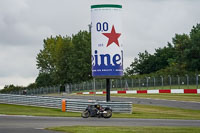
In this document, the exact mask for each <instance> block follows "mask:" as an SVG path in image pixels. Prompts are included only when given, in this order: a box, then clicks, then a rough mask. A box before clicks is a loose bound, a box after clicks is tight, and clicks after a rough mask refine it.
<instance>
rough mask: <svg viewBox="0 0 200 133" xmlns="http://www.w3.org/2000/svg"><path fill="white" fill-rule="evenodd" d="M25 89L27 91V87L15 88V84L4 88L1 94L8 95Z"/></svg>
mask: <svg viewBox="0 0 200 133" xmlns="http://www.w3.org/2000/svg"><path fill="white" fill-rule="evenodd" d="M24 89H25V87H22V86H14V85H13V84H11V85H5V86H4V88H3V89H2V90H1V91H0V92H1V93H8V92H15V91H20V90H24Z"/></svg>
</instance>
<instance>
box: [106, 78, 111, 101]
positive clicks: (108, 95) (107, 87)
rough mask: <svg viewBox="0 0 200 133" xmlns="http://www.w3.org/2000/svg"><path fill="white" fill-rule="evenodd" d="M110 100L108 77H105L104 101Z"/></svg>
mask: <svg viewBox="0 0 200 133" xmlns="http://www.w3.org/2000/svg"><path fill="white" fill-rule="evenodd" d="M109 101H110V79H106V102H109Z"/></svg>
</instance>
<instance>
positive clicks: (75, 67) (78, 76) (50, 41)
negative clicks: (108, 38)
mask: <svg viewBox="0 0 200 133" xmlns="http://www.w3.org/2000/svg"><path fill="white" fill-rule="evenodd" d="M37 66H38V69H39V70H40V73H39V75H38V77H37V79H36V83H37V85H38V86H49V85H58V84H61V85H63V84H66V83H77V82H82V81H87V80H89V79H91V35H90V33H88V32H87V31H80V32H79V33H77V34H75V35H73V36H72V37H68V36H66V37H62V36H56V37H50V38H47V39H45V40H44V49H43V50H40V53H39V54H38V55H37Z"/></svg>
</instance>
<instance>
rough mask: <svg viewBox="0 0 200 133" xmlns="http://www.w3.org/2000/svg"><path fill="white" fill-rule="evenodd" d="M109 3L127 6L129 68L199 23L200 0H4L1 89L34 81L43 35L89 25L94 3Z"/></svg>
mask: <svg viewBox="0 0 200 133" xmlns="http://www.w3.org/2000/svg"><path fill="white" fill-rule="evenodd" d="M108 3H109V4H122V5H123V31H124V32H123V34H124V36H125V39H124V54H125V55H124V65H125V66H124V67H125V68H126V67H128V66H129V65H130V63H131V62H132V61H133V59H134V57H137V54H138V53H139V52H144V50H147V51H148V52H150V53H153V52H154V50H155V48H158V47H163V46H166V44H167V42H171V39H172V37H174V35H175V33H178V34H182V33H187V34H188V33H189V32H190V29H191V28H192V26H193V25H196V24H197V23H200V8H199V7H200V0H0V89H2V88H3V87H4V86H5V85H9V84H14V85H23V86H26V85H28V84H29V83H33V82H34V81H35V78H36V77H37V74H38V70H37V67H36V55H37V53H39V50H40V49H42V48H43V39H44V38H46V37H49V36H51V35H53V36H56V35H62V36H65V35H69V36H71V35H72V34H76V33H77V32H78V31H80V30H88V24H89V23H90V21H91V20H90V6H91V4H108Z"/></svg>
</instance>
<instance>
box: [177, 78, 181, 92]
mask: <svg viewBox="0 0 200 133" xmlns="http://www.w3.org/2000/svg"><path fill="white" fill-rule="evenodd" d="M177 77H178V88H179V89H180V77H179V75H177Z"/></svg>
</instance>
